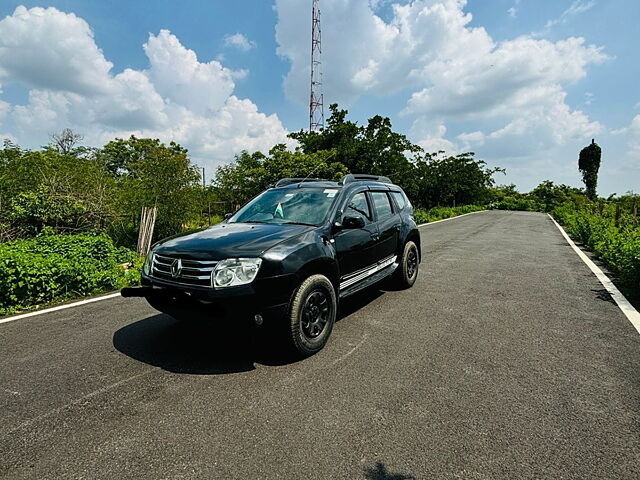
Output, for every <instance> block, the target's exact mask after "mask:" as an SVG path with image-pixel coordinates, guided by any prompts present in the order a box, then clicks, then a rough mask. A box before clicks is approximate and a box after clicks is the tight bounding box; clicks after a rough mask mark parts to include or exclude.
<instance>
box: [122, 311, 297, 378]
mask: <svg viewBox="0 0 640 480" xmlns="http://www.w3.org/2000/svg"><path fill="white" fill-rule="evenodd" d="M261 337H262V336H261V335H258V334H257V332H256V329H255V327H254V326H253V325H251V324H247V323H245V324H243V325H240V324H237V323H236V324H234V323H232V322H211V323H202V322H195V321H194V322H185V321H182V322H181V321H177V320H175V319H173V318H172V317H170V316H168V315H164V314H158V315H153V316H151V317H147V318H145V319H143V320H140V321H138V322H135V323H132V324H130V325H127V326H125V327H122V328H121V329H120V330H118V331H116V332H115V333H114V335H113V346H114V347H115V348H116V349H117V350H118V351H120V352H121V353H123V354H125V355H127V356H129V357H131V358H133V359H135V360H138V361H140V362H144V363H147V364H149V365H154V366H156V367H160V368H162V369H163V370H167V371H169V372H173V373H186V374H194V375H217V374H230V373H239V372H247V371H251V370H254V369H255V364H256V363H262V364H265V365H274V366H275V365H285V364H287V363H292V362H295V361H296V360H297V359H296V358H294V357H293V356H292V355H289V354H286V353H284V352H282V351H278V350H277V349H274V348H268V345H267V343H268V342H267V341H266V340H265V339H264V338H261Z"/></svg>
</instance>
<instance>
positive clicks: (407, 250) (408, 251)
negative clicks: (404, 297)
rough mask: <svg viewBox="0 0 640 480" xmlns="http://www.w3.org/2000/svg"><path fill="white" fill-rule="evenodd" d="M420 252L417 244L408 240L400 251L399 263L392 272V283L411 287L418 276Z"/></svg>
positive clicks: (401, 286)
mask: <svg viewBox="0 0 640 480" xmlns="http://www.w3.org/2000/svg"><path fill="white" fill-rule="evenodd" d="M419 255H420V254H419V253H418V246H417V245H416V244H415V243H414V242H412V241H411V240H409V241H408V242H407V243H406V244H405V246H404V250H403V252H402V258H401V259H400V265H398V269H397V270H396V272H395V274H394V278H393V280H394V283H395V285H396V286H397V287H399V288H411V287H412V286H413V284H414V283H416V279H417V278H418V270H419V268H420V256H419Z"/></svg>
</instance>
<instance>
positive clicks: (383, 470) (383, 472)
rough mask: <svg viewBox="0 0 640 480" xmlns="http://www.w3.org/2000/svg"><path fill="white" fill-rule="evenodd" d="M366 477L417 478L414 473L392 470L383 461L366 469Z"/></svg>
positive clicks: (377, 479)
mask: <svg viewBox="0 0 640 480" xmlns="http://www.w3.org/2000/svg"><path fill="white" fill-rule="evenodd" d="M364 478H366V479H367V480H416V477H414V476H412V475H404V474H402V473H393V472H390V471H389V470H387V467H386V466H385V464H384V463H382V462H376V464H375V466H374V467H370V468H367V469H365V471H364Z"/></svg>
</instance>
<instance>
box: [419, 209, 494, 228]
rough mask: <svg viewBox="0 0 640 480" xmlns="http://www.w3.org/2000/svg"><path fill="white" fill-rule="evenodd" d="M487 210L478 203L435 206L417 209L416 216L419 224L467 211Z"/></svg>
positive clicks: (455, 215)
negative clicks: (427, 208)
mask: <svg viewBox="0 0 640 480" xmlns="http://www.w3.org/2000/svg"><path fill="white" fill-rule="evenodd" d="M481 210H485V207H480V206H478V205H463V206H461V207H434V208H432V209H430V210H421V209H416V210H415V211H414V216H415V218H416V223H417V224H418V225H420V224H422V223H429V222H435V221H437V220H443V219H445V218H451V217H457V216H459V215H464V214H465V213H473V212H479V211H481Z"/></svg>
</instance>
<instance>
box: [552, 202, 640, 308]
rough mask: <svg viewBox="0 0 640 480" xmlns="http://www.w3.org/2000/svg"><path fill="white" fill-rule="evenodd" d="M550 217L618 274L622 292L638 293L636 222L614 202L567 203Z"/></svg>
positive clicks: (638, 232)
mask: <svg viewBox="0 0 640 480" xmlns="http://www.w3.org/2000/svg"><path fill="white" fill-rule="evenodd" d="M552 215H553V217H554V218H555V219H556V220H557V221H558V222H559V223H560V224H562V225H563V227H564V228H565V229H566V231H567V233H569V235H571V236H572V237H573V238H575V239H577V240H578V241H580V242H582V243H583V244H584V246H585V247H586V248H588V249H589V250H591V251H592V252H594V253H595V254H596V255H597V256H598V257H599V258H601V259H602V260H603V261H604V262H605V263H606V264H607V266H608V267H609V268H610V269H611V270H612V271H613V272H614V273H616V274H617V275H618V278H619V280H620V283H621V285H622V287H623V288H624V289H625V291H626V293H628V294H630V295H631V296H634V297H636V298H638V296H640V223H639V222H638V217H637V216H636V215H634V214H633V211H632V210H626V209H624V208H623V209H621V208H619V204H618V203H615V202H613V203H604V202H599V203H591V202H588V203H583V204H578V203H575V202H567V203H565V204H563V205H561V206H558V207H556V208H555V209H554V210H553V212H552Z"/></svg>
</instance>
